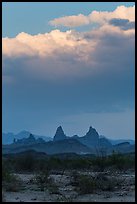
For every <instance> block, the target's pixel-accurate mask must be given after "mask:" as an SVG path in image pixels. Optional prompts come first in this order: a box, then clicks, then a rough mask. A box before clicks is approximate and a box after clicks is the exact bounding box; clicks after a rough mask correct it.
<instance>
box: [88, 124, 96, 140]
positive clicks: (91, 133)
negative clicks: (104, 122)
mask: <svg viewBox="0 0 137 204" xmlns="http://www.w3.org/2000/svg"><path fill="white" fill-rule="evenodd" d="M85 136H86V137H89V138H91V137H92V138H95V139H97V140H98V139H99V134H98V132H97V131H96V129H95V128H93V127H92V126H90V127H89V131H88V132H87V133H86V135H85Z"/></svg>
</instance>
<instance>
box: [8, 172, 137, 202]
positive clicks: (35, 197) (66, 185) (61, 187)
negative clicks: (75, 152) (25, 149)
mask: <svg viewBox="0 0 137 204" xmlns="http://www.w3.org/2000/svg"><path fill="white" fill-rule="evenodd" d="M80 173H81V174H95V173H96V172H94V173H93V172H92V173H91V172H80ZM17 175H18V176H19V177H20V179H21V180H22V183H23V188H22V189H21V190H20V191H18V192H4V199H5V202H135V174H134V172H128V173H115V175H113V176H116V177H117V178H123V185H122V188H121V189H120V190H114V191H112V192H111V191H97V192H96V193H93V194H84V195H81V194H79V193H78V192H76V191H75V188H74V186H73V185H72V184H71V172H70V171H68V172H64V173H63V175H62V174H61V173H60V172H58V173H56V174H55V173H53V174H51V175H50V176H51V177H52V178H53V179H54V182H55V183H56V185H57V186H58V192H50V191H49V190H48V189H46V190H45V191H40V189H39V188H38V186H37V185H36V184H35V183H33V182H32V180H33V178H34V175H33V174H17Z"/></svg>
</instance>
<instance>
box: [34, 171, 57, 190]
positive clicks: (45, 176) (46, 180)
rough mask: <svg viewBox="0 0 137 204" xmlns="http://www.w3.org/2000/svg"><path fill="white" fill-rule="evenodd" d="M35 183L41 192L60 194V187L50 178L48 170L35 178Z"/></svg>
mask: <svg viewBox="0 0 137 204" xmlns="http://www.w3.org/2000/svg"><path fill="white" fill-rule="evenodd" d="M34 183H36V184H37V185H38V187H39V188H40V190H41V191H45V190H49V192H50V193H58V187H57V185H56V184H55V183H54V180H53V179H52V178H51V177H50V171H49V170H48V169H46V170H45V171H43V172H39V173H38V174H37V175H36V176H35V178H34Z"/></svg>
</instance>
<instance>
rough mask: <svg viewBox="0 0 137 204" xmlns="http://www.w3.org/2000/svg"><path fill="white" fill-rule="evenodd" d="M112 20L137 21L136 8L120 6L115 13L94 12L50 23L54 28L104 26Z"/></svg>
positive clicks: (65, 17) (57, 19)
mask: <svg viewBox="0 0 137 204" xmlns="http://www.w3.org/2000/svg"><path fill="white" fill-rule="evenodd" d="M112 18H121V19H128V20H129V21H135V6H131V7H126V6H118V7H117V8H116V9H115V10H114V11H110V12H108V11H92V12H91V13H90V14H89V15H88V16H85V15H83V14H78V15H73V16H64V17H61V18H55V19H53V20H51V21H50V22H49V23H50V24H51V25H53V26H66V27H77V26H82V25H87V24H90V23H99V24H104V23H106V22H108V21H109V20H110V19H112Z"/></svg>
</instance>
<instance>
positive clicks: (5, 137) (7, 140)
mask: <svg viewBox="0 0 137 204" xmlns="http://www.w3.org/2000/svg"><path fill="white" fill-rule="evenodd" d="M30 134H31V133H30V132H29V131H25V130H23V131H21V132H19V133H18V134H13V133H12V132H11V133H2V144H12V143H13V140H14V139H22V138H27V137H29V135H30ZM34 137H35V138H36V139H37V138H42V139H43V140H45V141H51V140H53V139H52V138H51V137H47V136H41V135H34Z"/></svg>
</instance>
